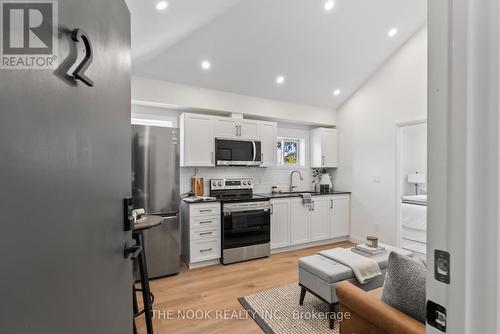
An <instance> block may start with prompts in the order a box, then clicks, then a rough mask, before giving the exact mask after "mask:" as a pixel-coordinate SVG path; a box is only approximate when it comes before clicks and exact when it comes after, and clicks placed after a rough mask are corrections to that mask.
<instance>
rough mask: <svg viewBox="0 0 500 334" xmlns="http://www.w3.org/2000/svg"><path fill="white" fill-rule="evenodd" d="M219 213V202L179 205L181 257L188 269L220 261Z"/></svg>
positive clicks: (184, 203)
mask: <svg viewBox="0 0 500 334" xmlns="http://www.w3.org/2000/svg"><path fill="white" fill-rule="evenodd" d="M220 212H221V205H220V203H219V202H210V203H186V202H182V203H181V235H182V236H181V237H182V242H181V255H182V258H183V260H184V262H185V263H186V264H187V265H188V267H189V268H194V267H197V266H203V265H206V264H212V262H217V261H218V260H219V259H220V257H221V215H220ZM207 261H210V262H207Z"/></svg>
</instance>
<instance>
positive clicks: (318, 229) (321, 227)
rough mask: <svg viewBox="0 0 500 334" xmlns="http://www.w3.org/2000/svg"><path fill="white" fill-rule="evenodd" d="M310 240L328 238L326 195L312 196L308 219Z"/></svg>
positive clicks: (328, 222)
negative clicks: (309, 217)
mask: <svg viewBox="0 0 500 334" xmlns="http://www.w3.org/2000/svg"><path fill="white" fill-rule="evenodd" d="M310 234H311V241H319V240H326V239H329V238H330V199H329V198H328V197H326V196H317V197H314V199H313V201H312V208H311V220H310Z"/></svg>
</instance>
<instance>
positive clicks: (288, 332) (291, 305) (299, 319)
mask: <svg viewBox="0 0 500 334" xmlns="http://www.w3.org/2000/svg"><path fill="white" fill-rule="evenodd" d="M299 297H300V287H299V285H298V284H297V283H294V284H289V285H285V286H281V287H278V288H274V289H270V290H265V291H262V292H259V293H256V294H253V295H250V296H245V297H242V298H239V299H238V301H239V302H240V304H241V305H243V307H244V308H245V309H246V310H247V312H248V313H249V316H250V317H251V318H252V319H254V320H255V322H256V323H257V324H258V325H259V326H260V328H262V330H263V331H264V332H265V333H266V334H311V333H318V334H323V333H325V334H338V333H339V324H338V323H337V322H336V323H335V328H334V329H333V330H331V329H330V328H329V326H328V319H327V318H326V317H327V311H328V306H327V304H326V303H325V302H323V301H321V300H320V299H318V298H317V297H315V296H314V295H312V294H310V293H307V294H306V298H305V299H304V305H302V306H301V305H299Z"/></svg>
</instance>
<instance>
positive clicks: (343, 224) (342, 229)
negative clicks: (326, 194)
mask: <svg viewBox="0 0 500 334" xmlns="http://www.w3.org/2000/svg"><path fill="white" fill-rule="evenodd" d="M330 211H331V213H330V238H339V237H345V236H348V235H350V234H351V196H349V195H341V196H334V197H332V198H330Z"/></svg>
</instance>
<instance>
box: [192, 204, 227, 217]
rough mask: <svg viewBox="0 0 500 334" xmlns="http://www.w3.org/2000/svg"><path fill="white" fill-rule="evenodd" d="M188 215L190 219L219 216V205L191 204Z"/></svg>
mask: <svg viewBox="0 0 500 334" xmlns="http://www.w3.org/2000/svg"><path fill="white" fill-rule="evenodd" d="M189 214H190V215H191V217H199V216H213V215H220V203H218V202H217V203H203V204H191V205H190V206H189Z"/></svg>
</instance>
